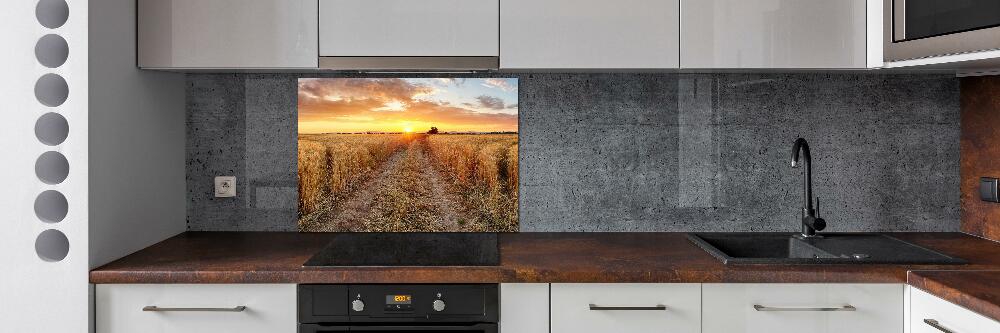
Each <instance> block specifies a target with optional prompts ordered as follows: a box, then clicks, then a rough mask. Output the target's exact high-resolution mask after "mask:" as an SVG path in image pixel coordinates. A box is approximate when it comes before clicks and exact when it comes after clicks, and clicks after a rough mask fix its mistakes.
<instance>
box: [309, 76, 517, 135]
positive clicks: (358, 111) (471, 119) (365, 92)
mask: <svg viewBox="0 0 1000 333" xmlns="http://www.w3.org/2000/svg"><path fill="white" fill-rule="evenodd" d="M426 84H427V85H437V84H438V83H437V81H430V80H428V81H426ZM427 85H423V84H420V82H412V81H406V80H402V79H347V78H345V79H341V78H337V79H303V80H300V81H299V96H298V97H299V99H298V110H299V125H300V126H299V127H300V132H301V133H323V132H365V131H390V132H391V131H398V130H399V129H398V128H396V127H398V124H400V123H403V122H406V123H412V124H414V126H435V127H438V128H440V129H441V131H517V114H510V113H508V112H509V110H505V107H506V106H507V105H506V104H505V103H504V101H503V100H502V99H500V98H497V97H493V96H487V95H481V96H479V97H476V98H474V100H472V101H469V102H459V101H446V100H438V99H437V98H433V97H432V98H422V96H426V95H427V94H430V93H432V92H433V91H434V87H430V86H427ZM493 110H496V113H492V112H493ZM428 128H429V127H428Z"/></svg>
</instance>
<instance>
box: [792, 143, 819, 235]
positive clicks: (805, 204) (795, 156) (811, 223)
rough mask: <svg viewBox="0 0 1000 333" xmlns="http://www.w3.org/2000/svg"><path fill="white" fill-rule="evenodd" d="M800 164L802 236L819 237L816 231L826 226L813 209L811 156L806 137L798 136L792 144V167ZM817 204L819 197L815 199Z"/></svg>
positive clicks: (817, 204)
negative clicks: (802, 169)
mask: <svg viewBox="0 0 1000 333" xmlns="http://www.w3.org/2000/svg"><path fill="white" fill-rule="evenodd" d="M800 151H801V152H802V163H799V152H800ZM800 164H804V165H805V170H804V171H803V172H802V182H803V184H802V237H806V238H810V237H819V236H818V235H816V231H820V230H823V229H825V228H826V220H824V219H822V218H820V217H819V216H817V212H816V210H814V209H813V203H812V200H813V194H812V192H813V186H812V156H811V155H810V154H809V143H806V139H803V138H798V139H796V140H795V144H793V145H792V167H793V168H798V167H799V165H800ZM816 206H817V207H818V206H819V199H818V198H817V200H816Z"/></svg>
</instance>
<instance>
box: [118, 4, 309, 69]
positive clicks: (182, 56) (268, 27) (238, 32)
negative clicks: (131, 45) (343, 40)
mask: <svg viewBox="0 0 1000 333" xmlns="http://www.w3.org/2000/svg"><path fill="white" fill-rule="evenodd" d="M138 1H139V3H138V10H139V17H138V25H139V37H138V39H139V40H138V44H139V50H138V52H139V67H143V68H195V69H196V68H316V67H317V64H318V58H317V51H316V48H317V42H316V34H317V33H318V31H317V22H318V20H319V19H318V16H317V9H316V6H317V4H316V1H317V0H138Z"/></svg>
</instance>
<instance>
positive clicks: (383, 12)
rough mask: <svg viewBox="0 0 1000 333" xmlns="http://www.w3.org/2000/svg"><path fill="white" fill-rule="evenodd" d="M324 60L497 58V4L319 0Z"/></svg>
mask: <svg viewBox="0 0 1000 333" xmlns="http://www.w3.org/2000/svg"><path fill="white" fill-rule="evenodd" d="M319 11H320V31H319V55H320V56H323V57H496V56H498V55H499V54H500V40H499V35H500V31H499V29H500V2H499V0H419V1H415V0H319Z"/></svg>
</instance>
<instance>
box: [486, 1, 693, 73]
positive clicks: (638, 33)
mask: <svg viewBox="0 0 1000 333" xmlns="http://www.w3.org/2000/svg"><path fill="white" fill-rule="evenodd" d="M679 9H680V8H679V5H678V0H618V1H606V0H504V1H503V3H501V6H500V67H501V68H508V69H518V68H524V69H530V68H553V69H559V68H567V69H573V68H609V69H616V68H622V69H630V68H631V69H643V68H651V69H662V68H677V65H678V49H677V48H678V44H679V42H678V40H679V36H678V28H679V21H678V14H679Z"/></svg>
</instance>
